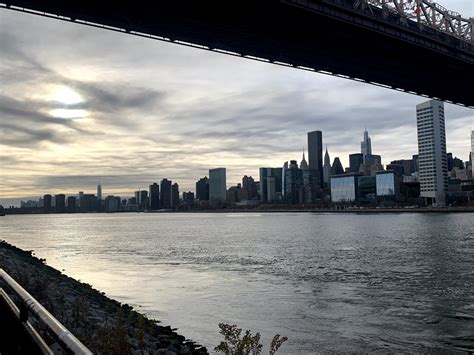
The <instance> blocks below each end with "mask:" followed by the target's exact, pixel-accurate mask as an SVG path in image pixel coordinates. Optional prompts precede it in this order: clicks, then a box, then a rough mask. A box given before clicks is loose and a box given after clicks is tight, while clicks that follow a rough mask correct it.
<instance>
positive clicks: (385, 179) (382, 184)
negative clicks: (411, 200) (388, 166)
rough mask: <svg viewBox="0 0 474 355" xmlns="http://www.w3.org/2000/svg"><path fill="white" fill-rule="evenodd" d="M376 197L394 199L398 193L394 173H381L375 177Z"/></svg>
mask: <svg viewBox="0 0 474 355" xmlns="http://www.w3.org/2000/svg"><path fill="white" fill-rule="evenodd" d="M375 179H376V186H377V196H393V197H396V196H397V195H398V192H399V186H398V183H399V181H398V179H397V176H396V175H395V173H394V172H391V171H383V172H377V174H376V175H375Z"/></svg>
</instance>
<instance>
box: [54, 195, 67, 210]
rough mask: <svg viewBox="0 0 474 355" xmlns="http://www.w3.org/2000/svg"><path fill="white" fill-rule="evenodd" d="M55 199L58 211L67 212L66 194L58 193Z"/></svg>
mask: <svg viewBox="0 0 474 355" xmlns="http://www.w3.org/2000/svg"><path fill="white" fill-rule="evenodd" d="M54 200H55V201H56V212H58V213H64V212H66V195H64V194H57V195H55V196H54Z"/></svg>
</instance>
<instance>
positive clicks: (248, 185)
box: [242, 175, 258, 200]
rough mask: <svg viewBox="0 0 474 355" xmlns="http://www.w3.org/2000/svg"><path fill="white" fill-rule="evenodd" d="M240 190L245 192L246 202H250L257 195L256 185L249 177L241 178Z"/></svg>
mask: <svg viewBox="0 0 474 355" xmlns="http://www.w3.org/2000/svg"><path fill="white" fill-rule="evenodd" d="M242 190H244V191H246V192H245V195H246V198H245V199H247V200H252V199H254V198H255V197H257V195H258V190H257V184H256V183H255V180H254V179H253V177H251V176H247V175H244V177H243V178H242Z"/></svg>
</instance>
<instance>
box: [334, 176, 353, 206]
mask: <svg viewBox="0 0 474 355" xmlns="http://www.w3.org/2000/svg"><path fill="white" fill-rule="evenodd" d="M357 177H358V176H357V175H353V174H346V175H335V176H331V201H332V202H354V201H355V200H356V197H357Z"/></svg>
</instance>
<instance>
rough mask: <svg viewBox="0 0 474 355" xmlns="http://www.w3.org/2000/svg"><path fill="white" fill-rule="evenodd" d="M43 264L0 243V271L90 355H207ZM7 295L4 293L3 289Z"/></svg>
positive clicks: (167, 328) (173, 332)
mask: <svg viewBox="0 0 474 355" xmlns="http://www.w3.org/2000/svg"><path fill="white" fill-rule="evenodd" d="M45 262H46V261H45V260H44V259H40V258H37V257H36V256H34V252H33V251H32V250H29V251H26V250H23V249H20V248H17V247H16V246H14V245H12V244H9V243H8V242H6V241H4V240H0V268H3V269H4V270H5V271H6V272H7V273H8V274H9V275H10V276H11V277H13V278H14V279H15V280H16V281H17V282H18V283H19V284H20V285H21V286H22V287H23V288H25V289H26V290H27V291H28V292H29V293H30V294H31V295H32V296H33V297H34V298H36V299H37V300H38V301H39V302H40V303H41V304H42V305H43V306H44V307H45V308H46V309H48V311H49V312H51V313H52V314H53V316H54V317H56V318H57V319H58V320H59V321H60V322H61V323H62V324H63V325H64V326H65V327H66V328H68V330H69V331H71V333H73V334H74V335H75V336H76V337H77V338H78V339H79V340H80V341H81V342H82V343H83V344H84V345H85V346H86V347H88V348H89V349H90V350H91V351H92V352H93V353H103V354H104V353H109V354H143V353H145V354H151V353H153V354H167V355H178V354H180V355H205V354H206V355H207V354H208V351H207V349H206V347H204V346H201V345H199V344H197V343H195V342H193V341H192V340H188V339H186V338H185V337H184V336H182V335H180V334H178V333H176V330H177V329H174V328H171V327H170V326H162V325H159V324H158V323H160V322H159V321H157V320H154V319H149V318H148V317H147V316H145V315H144V314H141V313H139V312H137V311H135V310H133V307H131V306H129V305H128V304H122V303H120V302H118V301H116V300H114V299H111V298H109V297H107V296H106V295H105V293H104V292H100V291H98V290H96V289H94V288H93V287H92V286H91V285H89V284H87V283H83V282H80V281H77V280H75V279H73V278H71V277H69V276H67V275H65V274H63V273H61V272H60V271H58V270H56V269H54V268H53V267H51V266H48V265H46V263H45ZM1 283H2V281H1V280H0V286H1ZM6 291H7V293H8V290H6Z"/></svg>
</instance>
